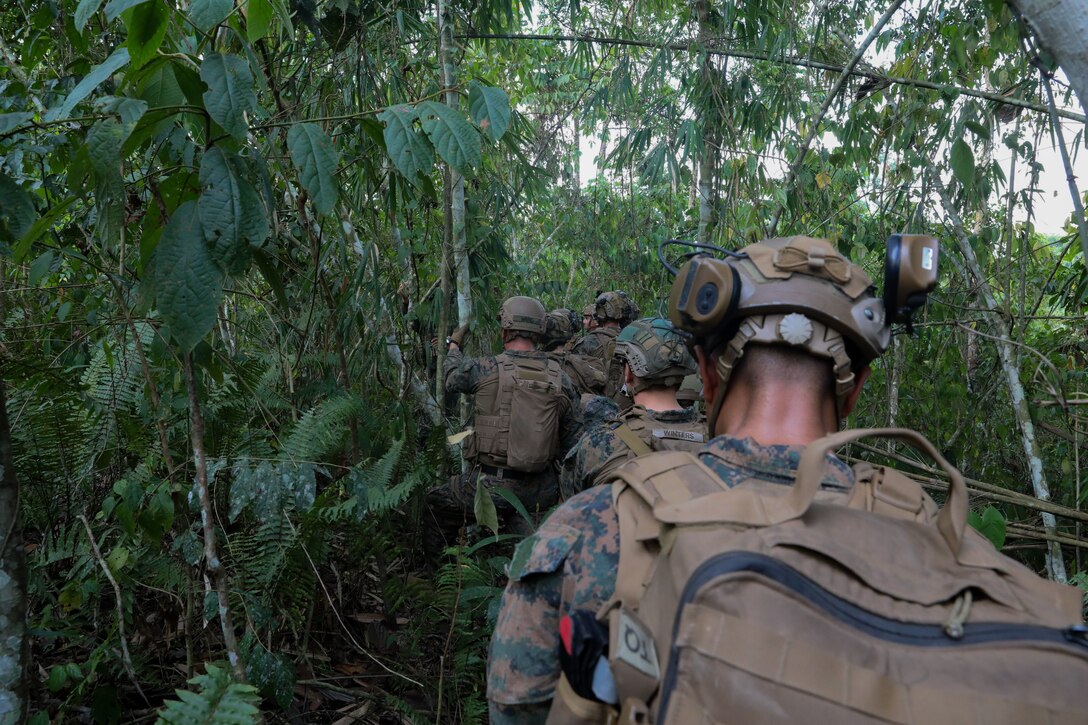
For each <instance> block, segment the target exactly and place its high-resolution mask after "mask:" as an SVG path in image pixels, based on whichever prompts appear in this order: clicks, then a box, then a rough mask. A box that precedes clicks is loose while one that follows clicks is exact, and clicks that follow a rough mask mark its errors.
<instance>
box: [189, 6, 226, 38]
mask: <svg viewBox="0 0 1088 725" xmlns="http://www.w3.org/2000/svg"><path fill="white" fill-rule="evenodd" d="M233 9H234V0H193V3H192V5H190V6H189V20H191V21H193V25H195V26H196V27H197V28H199V29H200V30H201V32H204V33H207V32H208V31H209V30H211V29H212V28H214V27H215V26H216V25H219V23H221V22H223V21H224V20H226V18H227V15H229V14H230V11H231V10H233Z"/></svg>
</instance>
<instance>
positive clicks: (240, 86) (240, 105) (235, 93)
mask: <svg viewBox="0 0 1088 725" xmlns="http://www.w3.org/2000/svg"><path fill="white" fill-rule="evenodd" d="M200 79H201V80H202V81H204V82H205V83H206V84H208V90H207V91H206V92H205V93H204V105H205V107H206V108H207V109H208V113H209V114H210V115H211V117H212V118H213V119H214V120H215V122H216V123H218V124H219V125H220V126H222V127H223V130H225V131H226V132H227V133H229V134H230V135H231V136H234V137H235V138H237V139H245V137H246V133H247V132H248V131H249V124H248V123H247V121H246V113H247V112H252V111H253V110H254V109H255V108H256V107H257V94H256V92H255V91H254V90H253V73H252V72H250V70H249V63H247V62H246V60H245V58H240V57H239V56H237V55H220V54H218V53H209V54H208V55H206V56H205V57H204V62H203V63H201V64H200Z"/></svg>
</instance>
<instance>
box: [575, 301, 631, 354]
mask: <svg viewBox="0 0 1088 725" xmlns="http://www.w3.org/2000/svg"><path fill="white" fill-rule="evenodd" d="M636 319H638V305H636V304H635V303H634V301H632V300H631V298H630V297H628V296H627V294H626V293H624V292H620V291H619V290H615V291H612V292H602V293H601V294H600V295H598V296H597V301H596V302H595V303H594V305H593V320H594V322H595V323H596V327H593V328H591V329H590V330H589V331H588V332H587V333H586V335H585V337H583V338H582V339H581V340H579V341H578V342H576V343H575V344H574V346H573V347H572V348H571V352H575V353H579V354H581V355H589V356H591V357H595V358H597V359H598V360H600V361H601V365H602V367H604V368H606V369H607V367H608V363H609V361H610V359H611V356H612V348H613V345H612V343H613V341H614V340H615V339H616V335H618V334H620V330H622V329H623V328H624V327H625V326H626V325H628V324H630V323H631V322H633V321H634V320H636Z"/></svg>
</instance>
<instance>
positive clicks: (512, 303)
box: [499, 297, 545, 340]
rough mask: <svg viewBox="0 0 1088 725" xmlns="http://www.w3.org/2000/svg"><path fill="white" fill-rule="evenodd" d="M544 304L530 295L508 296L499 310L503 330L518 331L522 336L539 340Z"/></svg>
mask: <svg viewBox="0 0 1088 725" xmlns="http://www.w3.org/2000/svg"><path fill="white" fill-rule="evenodd" d="M544 316H545V312H544V305H542V304H540V300H536V299H533V298H532V297H509V298H507V299H506V301H505V302H503V303H502V309H501V310H499V323H500V325H501V326H502V330H503V332H507V331H511V332H519V333H522V336H523V337H528V338H530V339H532V340H540V338H541V336H542V335H543V334H544Z"/></svg>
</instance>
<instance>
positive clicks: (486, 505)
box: [472, 476, 499, 534]
mask: <svg viewBox="0 0 1088 725" xmlns="http://www.w3.org/2000/svg"><path fill="white" fill-rule="evenodd" d="M472 511H473V513H475V514H476V523H478V524H479V525H480V526H486V527H487V528H489V529H491V532H492V533H494V534H498V533H499V512H498V510H496V509H495V502H494V501H492V500H491V492H490V491H488V490H487V486H485V485H484V479H483V476H481V477H479V478H478V479H476V500H475V501H474V502H473V505H472Z"/></svg>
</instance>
